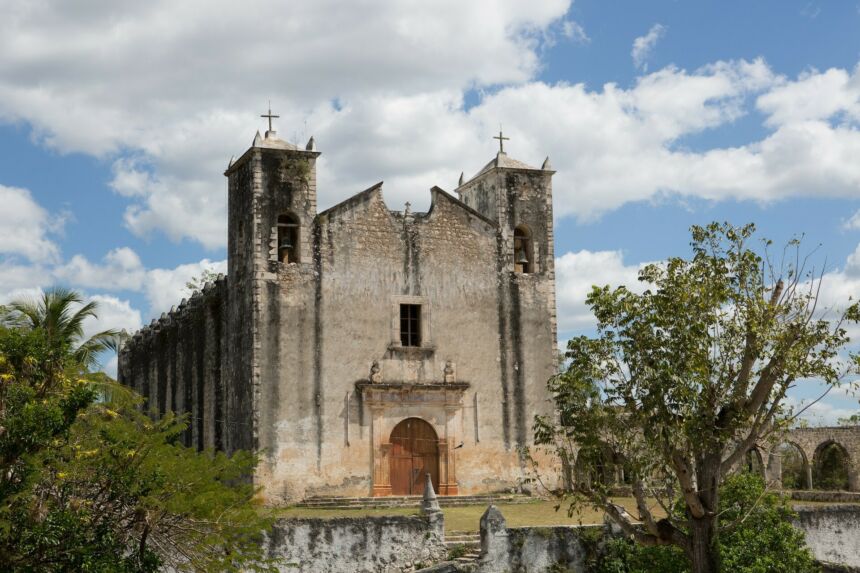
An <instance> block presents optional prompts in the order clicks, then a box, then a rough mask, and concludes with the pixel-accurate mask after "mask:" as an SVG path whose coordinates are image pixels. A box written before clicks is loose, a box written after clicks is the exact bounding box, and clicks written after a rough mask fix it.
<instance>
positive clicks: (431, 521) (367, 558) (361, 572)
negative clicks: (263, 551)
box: [266, 513, 446, 573]
mask: <svg viewBox="0 0 860 573" xmlns="http://www.w3.org/2000/svg"><path fill="white" fill-rule="evenodd" d="M444 536H445V530H444V521H443V519H442V514H441V513H437V514H433V515H422V516H379V517H361V518H351V517H349V518H347V517H344V518H333V519H319V518H296V519H281V520H278V521H277V522H276V524H275V526H274V528H273V529H272V532H271V533H270V534H269V536H268V539H267V540H266V543H267V546H268V554H269V557H272V558H277V559H280V560H282V562H281V563H280V564H279V566H278V569H279V571H283V572H289V573H305V572H307V573H340V572H344V571H350V572H356V573H399V572H401V571H412V570H414V569H415V568H417V567H416V566H424V565H429V564H431V563H435V562H437V561H441V560H442V559H444V557H445V555H446V550H445V544H444Z"/></svg>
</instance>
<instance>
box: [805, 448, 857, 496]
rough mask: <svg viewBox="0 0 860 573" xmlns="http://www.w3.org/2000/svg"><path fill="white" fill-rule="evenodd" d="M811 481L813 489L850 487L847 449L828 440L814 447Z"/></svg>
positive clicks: (849, 462)
mask: <svg viewBox="0 0 860 573" xmlns="http://www.w3.org/2000/svg"><path fill="white" fill-rule="evenodd" d="M812 466H813V469H812V474H813V476H812V483H813V485H814V487H815V489H823V490H844V491H848V490H849V489H850V477H849V476H850V468H851V460H850V459H849V457H848V451H847V450H846V449H845V448H844V447H843V446H842V445H841V444H839V443H837V442H834V441H833V440H828V441H827V442H824V443H822V444H820V445H819V446H818V447H817V448H816V449H815V456H814V457H813V464H812Z"/></svg>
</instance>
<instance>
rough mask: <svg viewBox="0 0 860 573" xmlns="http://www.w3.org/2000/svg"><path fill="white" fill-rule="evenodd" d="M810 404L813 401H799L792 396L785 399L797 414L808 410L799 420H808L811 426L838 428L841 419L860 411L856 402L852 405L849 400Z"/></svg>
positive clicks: (831, 400) (826, 399)
mask: <svg viewBox="0 0 860 573" xmlns="http://www.w3.org/2000/svg"><path fill="white" fill-rule="evenodd" d="M810 402H811V400H799V399H797V398H793V397H791V396H789V397H787V398H786V399H785V404H786V405H788V406H791V407H792V408H793V409H794V412H795V413H797V412H800V411H801V410H803V409H804V408H806V409H805V410H804V411H803V413H802V414H800V416H799V418H800V419H802V420H806V421H807V422H809V425H811V426H836V425H837V424H838V423H839V419H840V418H848V417H850V416H851V415H852V414H856V413H858V411H860V408H858V407H857V405H856V402H855V403H854V404H852V403H851V401H849V400H840V399H828V398H825V399H823V400H821V401H819V402H816V403H814V404H811V405H810ZM807 406H808V407H807Z"/></svg>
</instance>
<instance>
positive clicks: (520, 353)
mask: <svg viewBox="0 0 860 573" xmlns="http://www.w3.org/2000/svg"><path fill="white" fill-rule="evenodd" d="M493 139H497V140H499V151H498V153H496V156H495V157H494V158H493V159H492V160H491V161H490V162H489V163H487V164H486V165H485V166H484V167H483V169H481V170H480V171H479V172H478V174H477V175H475V176H474V177H472V178H471V179H469V180H468V181H464V180H463V178H462V177H461V181H460V185H459V186H458V187H457V189H456V191H457V193H458V194H459V196H460V200H461V201H463V202H464V203H465V204H466V205H468V206H469V207H471V208H472V209H475V210H476V211H478V212H479V213H481V214H482V215H484V216H485V217H487V218H489V219H492V220H494V221H496V222H497V224H498V227H497V230H496V243H497V250H496V257H497V263H496V264H497V281H498V297H499V301H500V303H499V350H498V352H499V364H500V367H501V373H500V374H501V378H502V394H503V397H502V426H503V430H504V440H505V446H506V447H507V448H509V449H510V448H514V447H516V446H522V445H526V444H528V443H529V442H530V437H529V436H530V434H531V415H532V414H530V413H535V412H543V411H544V410H545V409H546V408H547V405H546V404H545V403H543V402H542V401H536V400H534V399H533V398H530V397H534V396H540V395H541V392H542V389H543V387H544V384H545V383H546V380H547V378H548V377H549V376H550V375H552V374H554V371H552V370H550V371H545V370H543V369H541V368H536V367H535V365H547V364H549V365H554V364H555V363H556V360H557V358H556V356H555V353H556V352H557V351H556V347H557V330H556V307H555V259H554V256H555V255H554V247H553V240H554V239H553V219H552V176H553V174H554V173H555V171H553V170H552V167H551V166H550V164H549V158H547V159H546V160H545V161H544V162H543V165H542V166H541V167H540V168H537V167H532V166H530V165H527V164H525V163H523V162H522V161H518V160H516V159H513V158H512V157H510V156H509V155H508V154H507V153H506V152H505V148H504V144H505V141H508V138H507V137H505V136H504V135H503V134H502V132H501V131H500V132H499V135H498V136H497V137H494V138H493Z"/></svg>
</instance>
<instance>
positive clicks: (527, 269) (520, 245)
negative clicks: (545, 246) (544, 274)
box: [514, 225, 534, 274]
mask: <svg viewBox="0 0 860 573" xmlns="http://www.w3.org/2000/svg"><path fill="white" fill-rule="evenodd" d="M533 256H534V253H533V249H532V234H531V231H529V228H528V227H526V226H525V225H518V226H517V227H516V228H515V229H514V272H517V273H522V274H529V273H533V272H534V261H533V260H532V257H533Z"/></svg>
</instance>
